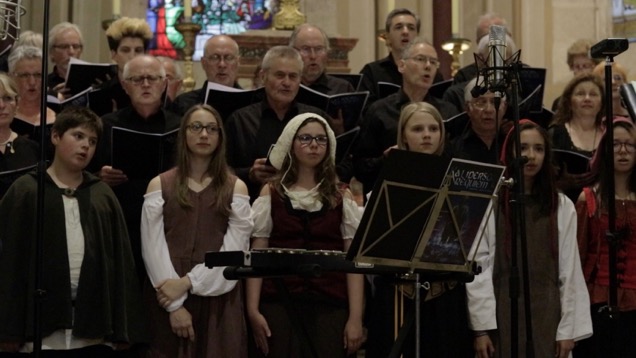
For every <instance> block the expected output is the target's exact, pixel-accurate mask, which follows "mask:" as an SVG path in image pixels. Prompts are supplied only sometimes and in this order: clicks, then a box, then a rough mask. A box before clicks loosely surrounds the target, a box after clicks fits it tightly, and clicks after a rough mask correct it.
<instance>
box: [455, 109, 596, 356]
mask: <svg viewBox="0 0 636 358" xmlns="http://www.w3.org/2000/svg"><path fill="white" fill-rule="evenodd" d="M520 130H521V138H520V140H521V142H520V146H521V153H520V154H521V156H524V157H526V158H527V160H528V161H527V163H526V164H524V165H523V168H522V175H523V181H524V188H523V191H524V196H525V199H524V200H525V202H524V209H525V222H526V224H527V226H526V227H525V228H516V230H523V229H525V230H526V236H527V245H528V254H527V258H528V260H529V261H528V262H527V265H528V269H529V278H528V280H529V282H528V283H524V282H523V278H522V277H520V280H519V282H518V287H520V288H521V289H520V290H519V291H520V292H519V296H518V298H519V299H518V301H517V303H518V306H517V307H518V309H519V310H518V318H519V320H518V322H517V324H518V328H519V331H518V332H519V336H518V338H519V341H518V346H517V347H511V346H510V342H511V341H510V339H511V337H510V330H511V327H510V305H511V302H510V288H509V285H510V276H511V275H514V274H515V273H514V272H511V267H510V262H511V255H512V254H513V253H511V252H510V247H511V241H512V240H517V241H519V238H518V235H515V237H513V233H516V232H518V231H515V228H513V225H516V224H515V223H513V217H514V216H513V215H512V210H514V208H512V207H511V204H510V200H511V195H513V194H512V190H517V189H516V188H514V187H512V188H508V187H504V188H503V189H502V193H501V196H500V198H499V205H498V207H499V213H498V214H499V219H498V220H495V215H491V216H490V217H489V219H488V220H487V222H482V227H485V233H484V234H485V236H484V240H482V242H481V244H480V245H479V247H478V248H477V252H476V256H475V261H476V263H477V264H478V265H479V266H480V267H481V273H479V274H477V275H475V279H474V280H473V281H472V282H469V283H467V284H466V291H467V294H468V311H469V317H470V328H471V329H472V330H473V333H474V348H475V351H476V354H477V355H476V356H477V357H479V358H491V357H510V356H512V353H511V348H512V349H516V350H517V352H518V356H519V357H525V356H526V346H527V342H526V329H525V327H526V324H525V322H526V315H527V314H528V313H527V312H525V303H524V299H525V296H526V293H524V292H523V291H524V290H523V287H525V286H528V287H529V288H530V292H528V293H527V295H528V297H529V299H530V307H531V314H532V316H531V317H532V335H533V350H534V354H535V356H536V357H558V358H567V357H569V356H570V352H571V350H572V349H573V348H574V344H575V342H576V341H578V340H581V339H584V338H587V337H589V336H591V335H592V321H591V318H590V311H589V297H588V294H587V292H586V287H585V281H584V279H583V273H582V271H581V261H580V257H579V250H578V246H577V242H576V225H577V223H576V212H575V209H574V204H572V201H570V199H568V198H567V197H566V196H565V195H563V194H562V193H560V192H559V190H558V189H557V187H556V182H555V179H554V168H553V166H552V149H551V144H550V138H549V137H548V134H547V132H546V130H545V129H543V128H542V127H541V126H539V125H538V124H536V123H534V122H531V121H529V120H522V121H521V123H520ZM514 144H515V136H514V129H511V130H510V131H509V132H508V136H507V137H506V140H505V141H504V146H503V149H502V153H501V162H502V163H503V164H504V165H506V167H507V173H506V175H513V174H512V173H514V172H513V171H514V170H515V169H514V167H516V166H517V164H516V153H515V150H514V148H515V145H514ZM516 183H518V181H516ZM495 221H497V224H495ZM484 225H485V226H484ZM517 247H518V248H521V245H520V244H519V245H517ZM520 252H521V250H520V249H519V250H517V252H515V253H514V254H515V255H517V256H519V260H520V259H521V254H520ZM472 255H473V253H472V252H471V253H470V254H469V256H472ZM519 262H521V261H519ZM515 356H516V355H515Z"/></svg>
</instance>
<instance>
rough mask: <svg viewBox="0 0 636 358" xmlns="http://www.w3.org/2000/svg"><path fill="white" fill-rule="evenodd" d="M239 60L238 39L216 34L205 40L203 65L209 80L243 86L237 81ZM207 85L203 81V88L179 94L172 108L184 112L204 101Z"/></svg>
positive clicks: (236, 86) (235, 86) (180, 112)
mask: <svg viewBox="0 0 636 358" xmlns="http://www.w3.org/2000/svg"><path fill="white" fill-rule="evenodd" d="M239 60H240V56H239V46H238V44H237V43H236V41H234V40H233V39H232V38H231V37H229V36H227V35H216V36H213V37H211V38H209V39H208V40H207V41H206V42H205V46H204V48H203V57H201V67H202V68H203V71H205V76H206V78H207V80H208V81H209V82H214V83H218V84H221V85H224V86H227V87H234V88H241V87H240V86H239V85H238V83H237V81H236V78H237V74H238V67H239ZM206 86H207V83H206V82H203V85H202V86H201V88H199V89H195V90H192V91H190V92H186V93H183V94H181V95H179V96H177V98H176V99H175V100H174V102H173V104H172V107H171V108H172V110H173V111H174V112H176V113H179V114H184V113H185V112H187V111H188V109H190V107H192V106H194V105H195V104H201V103H203V101H204V100H205V89H206Z"/></svg>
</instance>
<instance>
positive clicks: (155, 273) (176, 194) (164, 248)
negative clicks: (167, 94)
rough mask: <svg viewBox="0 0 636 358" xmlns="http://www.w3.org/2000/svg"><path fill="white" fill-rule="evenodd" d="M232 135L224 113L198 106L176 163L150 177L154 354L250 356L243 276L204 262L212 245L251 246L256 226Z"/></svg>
mask: <svg viewBox="0 0 636 358" xmlns="http://www.w3.org/2000/svg"><path fill="white" fill-rule="evenodd" d="M225 140H226V137H225V132H224V129H223V122H222V121H221V118H220V115H219V114H218V112H216V110H214V109H213V108H212V107H210V106H207V105H196V106H194V107H192V108H191V109H190V110H189V111H188V112H187V113H186V115H185V116H184V118H183V120H182V121H181V126H180V128H179V138H178V139H177V162H176V167H175V168H172V169H170V170H169V171H167V172H164V173H161V174H160V175H159V176H157V177H155V178H154V179H152V180H151V181H150V184H148V190H147V191H146V195H145V196H144V198H145V199H144V206H143V211H142V221H141V239H142V251H143V256H144V262H145V265H146V269H147V271H148V276H149V278H150V282H148V281H146V284H145V285H144V295H145V301H146V303H147V305H148V306H147V307H148V311H149V312H150V328H151V333H152V341H151V347H150V351H151V352H150V355H149V356H151V357H162V358H164V357H165V358H171V357H183V358H185V357H191V358H198V357H201V358H205V357H207V358H214V357H228V358H229V357H247V328H246V325H245V315H244V312H243V296H242V292H241V291H242V290H241V281H236V280H226V279H225V278H224V277H223V270H224V267H216V268H213V269H208V268H207V267H206V266H205V263H204V258H205V253H206V252H208V251H234V250H247V249H249V240H250V235H251V234H252V228H253V226H254V225H253V221H252V217H251V210H250V200H249V199H250V198H249V196H248V195H247V194H248V193H247V187H246V186H245V183H243V182H242V181H241V180H240V179H238V178H237V177H236V176H234V175H232V174H231V173H230V169H229V167H228V166H227V164H226V162H225V160H226V159H225Z"/></svg>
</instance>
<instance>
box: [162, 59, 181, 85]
mask: <svg viewBox="0 0 636 358" xmlns="http://www.w3.org/2000/svg"><path fill="white" fill-rule="evenodd" d="M155 58H156V59H157V60H159V62H161V64H162V65H163V64H164V63H172V64H173V65H174V74H175V80H182V79H183V70H182V69H181V66H179V64H178V63H177V61H175V60H173V59H171V58H170V57H166V56H156V57H155Z"/></svg>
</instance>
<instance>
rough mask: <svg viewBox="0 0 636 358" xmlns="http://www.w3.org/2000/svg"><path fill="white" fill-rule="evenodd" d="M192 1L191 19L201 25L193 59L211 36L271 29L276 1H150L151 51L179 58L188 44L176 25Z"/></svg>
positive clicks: (200, 52) (148, 12)
mask: <svg viewBox="0 0 636 358" xmlns="http://www.w3.org/2000/svg"><path fill="white" fill-rule="evenodd" d="M184 1H192V22H194V23H197V24H199V25H201V32H199V34H198V35H197V38H196V45H195V46H196V49H195V54H194V56H193V57H194V59H195V60H198V59H199V58H200V57H201V55H202V54H203V45H204V44H205V41H206V40H207V39H208V38H210V37H211V36H214V35H218V34H239V33H242V32H245V31H247V30H259V29H269V28H270V27H271V26H272V17H273V14H274V13H275V10H276V9H275V8H276V5H277V1H276V0H148V8H147V10H146V20H147V21H148V23H149V24H150V28H151V29H152V31H153V33H154V34H155V35H154V37H153V39H152V41H151V43H150V50H149V52H150V53H151V54H153V55H156V56H167V57H171V58H178V57H179V51H178V50H179V49H182V48H183V46H184V45H185V42H184V40H183V36H182V35H181V34H180V33H179V32H178V31H177V30H176V29H175V28H174V25H175V24H177V23H179V22H181V21H183V3H184Z"/></svg>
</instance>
